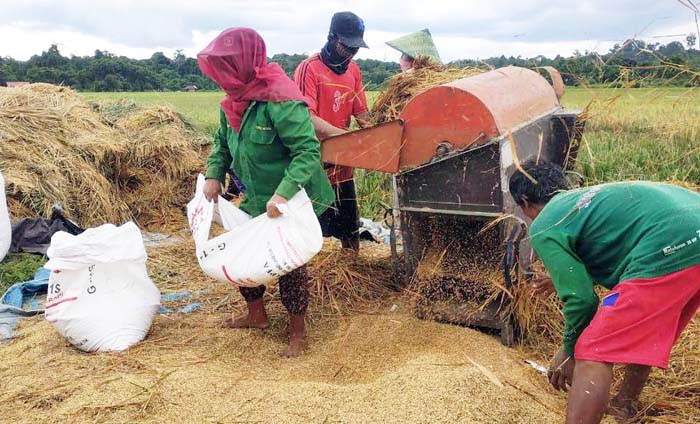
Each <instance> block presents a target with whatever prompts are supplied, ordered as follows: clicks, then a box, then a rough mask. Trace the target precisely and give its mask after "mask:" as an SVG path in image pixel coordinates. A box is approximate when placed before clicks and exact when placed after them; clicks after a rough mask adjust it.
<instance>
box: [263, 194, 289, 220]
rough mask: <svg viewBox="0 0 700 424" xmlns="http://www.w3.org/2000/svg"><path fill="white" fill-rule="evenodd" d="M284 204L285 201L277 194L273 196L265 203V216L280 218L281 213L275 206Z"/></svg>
mask: <svg viewBox="0 0 700 424" xmlns="http://www.w3.org/2000/svg"><path fill="white" fill-rule="evenodd" d="M285 203H287V199H285V198H284V197H282V196H280V195H279V194H275V195H273V196H272V197H271V198H270V200H268V201H267V216H269V217H270V218H277V217H279V216H282V212H280V210H279V209H278V208H277V205H283V204H285Z"/></svg>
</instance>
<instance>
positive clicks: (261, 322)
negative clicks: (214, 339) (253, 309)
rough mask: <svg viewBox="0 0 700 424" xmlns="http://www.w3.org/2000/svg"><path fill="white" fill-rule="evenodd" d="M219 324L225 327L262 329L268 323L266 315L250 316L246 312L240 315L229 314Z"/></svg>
mask: <svg viewBox="0 0 700 424" xmlns="http://www.w3.org/2000/svg"><path fill="white" fill-rule="evenodd" d="M221 326H222V327H225V328H258V329H260V330H264V329H266V328H267V327H268V326H269V324H268V322H267V317H266V316H263V317H260V318H257V317H256V318H252V317H251V316H250V314H247V315H244V316H242V317H234V316H231V317H229V318H228V319H226V321H224V322H223V323H222V324H221Z"/></svg>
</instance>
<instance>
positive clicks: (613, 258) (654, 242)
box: [530, 182, 700, 355]
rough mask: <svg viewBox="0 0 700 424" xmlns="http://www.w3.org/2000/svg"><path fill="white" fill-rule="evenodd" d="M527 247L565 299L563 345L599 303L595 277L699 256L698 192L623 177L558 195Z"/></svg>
mask: <svg viewBox="0 0 700 424" xmlns="http://www.w3.org/2000/svg"><path fill="white" fill-rule="evenodd" d="M530 239H531V243H532V247H533V248H534V249H535V252H537V255H538V256H539V257H540V259H541V260H542V262H544V265H545V267H546V268H547V271H548V272H549V274H550V276H551V277H552V281H553V282H554V287H555V288H556V290H557V294H558V295H559V298H560V299H561V301H562V303H563V304H564V311H563V312H564V319H565V322H566V325H565V329H564V349H565V351H566V352H567V353H568V354H569V355H572V354H573V352H574V346H575V344H576V340H577V339H578V337H579V336H580V334H581V332H582V331H583V330H584V329H585V328H586V327H587V326H588V324H589V323H590V321H591V319H592V318H593V316H594V315H595V313H596V311H597V309H598V297H597V296H596V294H595V292H594V291H593V286H594V284H599V285H602V286H604V287H606V288H608V289H612V288H613V287H615V286H616V285H617V284H618V283H619V282H621V281H626V280H630V279H636V278H652V277H658V276H662V275H666V274H670V273H673V272H676V271H680V270H682V269H684V268H687V267H689V266H692V265H695V264H698V263H700V195H698V194H697V193H695V192H693V191H690V190H686V189H684V188H681V187H678V186H674V185H669V184H661V183H652V182H621V183H611V184H602V185H598V186H593V187H588V188H583V189H577V190H571V191H567V192H563V193H560V194H558V195H556V196H555V197H554V198H553V199H552V200H551V201H550V202H549V203H548V204H547V205H546V206H545V208H544V209H543V210H542V211H541V212H540V214H539V215H538V216H537V218H536V219H535V220H534V221H533V223H532V225H531V227H530Z"/></svg>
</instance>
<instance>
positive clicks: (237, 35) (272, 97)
mask: <svg viewBox="0 0 700 424" xmlns="http://www.w3.org/2000/svg"><path fill="white" fill-rule="evenodd" d="M197 63H198V64H199V68H200V69H201V70H202V73H204V75H206V76H208V77H209V78H211V79H212V80H214V81H215V82H216V83H217V84H219V86H220V87H221V89H222V90H224V91H225V92H226V98H225V99H224V100H223V101H222V102H221V107H222V108H223V109H224V113H225V114H226V117H227V118H228V122H229V125H231V127H233V128H234V129H235V130H236V132H239V131H240V130H241V121H242V120H243V113H244V112H245V110H246V109H247V108H248V105H249V104H250V102H251V101H261V102H283V101H288V100H299V101H303V102H306V100H304V96H303V95H302V94H301V92H300V91H299V88H298V87H297V86H296V84H294V82H292V80H290V79H289V77H288V76H287V74H285V73H284V70H282V68H281V67H280V66H279V65H278V64H276V63H267V53H266V48H265V41H263V39H262V37H260V34H258V33H257V32H256V31H255V30H252V29H250V28H229V29H227V30H225V31H224V32H222V33H221V34H219V36H218V37H216V38H215V39H214V40H213V41H212V42H211V43H209V45H208V46H207V47H206V48H205V49H204V50H202V51H201V52H200V53H199V54H198V55H197Z"/></svg>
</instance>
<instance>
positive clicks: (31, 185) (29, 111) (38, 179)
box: [0, 84, 204, 227]
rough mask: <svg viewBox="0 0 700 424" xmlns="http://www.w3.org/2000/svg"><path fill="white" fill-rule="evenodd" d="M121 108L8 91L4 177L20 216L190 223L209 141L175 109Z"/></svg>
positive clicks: (0, 148)
mask: <svg viewBox="0 0 700 424" xmlns="http://www.w3.org/2000/svg"><path fill="white" fill-rule="evenodd" d="M117 109H118V108H117ZM117 109H115V108H111V109H109V108H106V107H102V108H100V107H95V106H92V105H90V104H88V103H86V102H85V101H84V100H82V99H81V98H80V97H79V96H78V95H77V94H76V93H75V92H74V91H73V90H71V89H69V88H66V87H58V86H54V85H50V84H31V85H29V86H25V87H20V88H3V89H0V169H2V171H3V175H4V176H5V180H6V184H7V195H8V202H9V205H10V209H11V211H12V215H13V217H16V218H22V217H36V216H47V215H48V214H49V213H50V210H51V207H52V206H53V205H54V204H55V203H60V204H62V205H63V207H64V209H65V210H66V211H67V212H68V213H69V214H70V216H72V217H73V218H74V219H76V220H77V221H78V222H79V223H80V224H82V225H84V226H95V225H99V224H103V223H107V222H110V223H115V224H119V223H122V222H124V221H127V220H129V219H134V220H136V221H137V222H138V223H139V224H141V225H143V226H146V227H156V226H162V225H163V224H165V223H166V222H169V220H171V219H173V218H175V217H180V216H181V215H182V214H181V212H180V209H181V208H182V206H183V205H184V204H185V203H186V200H187V198H188V197H189V196H190V195H191V192H192V187H191V185H192V184H191V181H192V180H193V176H194V175H196V173H197V172H199V171H200V170H202V169H203V168H204V162H203V159H202V154H201V153H202V148H203V147H202V143H201V141H200V140H198V139H197V136H196V135H195V133H194V132H193V131H191V128H188V127H187V125H186V124H185V122H184V121H183V119H182V118H181V117H180V116H179V115H178V114H176V113H175V112H173V111H171V110H169V109H166V108H162V107H149V108H144V109H141V108H137V107H135V106H133V107H125V108H122V110H117ZM108 112H109V113H108Z"/></svg>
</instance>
